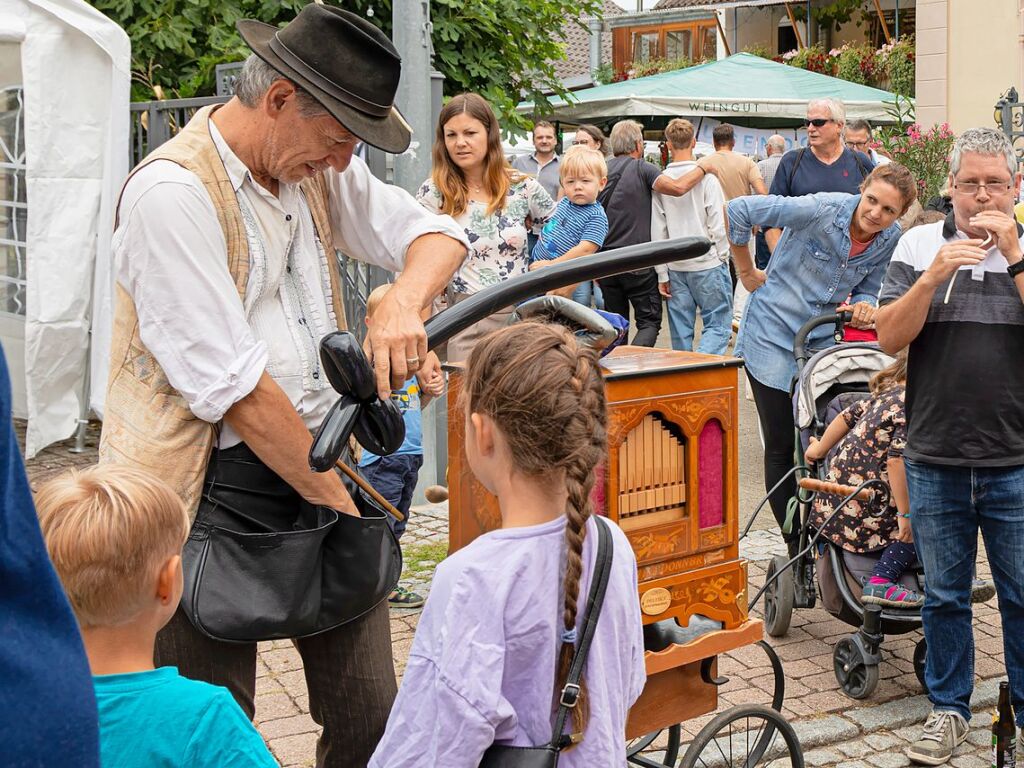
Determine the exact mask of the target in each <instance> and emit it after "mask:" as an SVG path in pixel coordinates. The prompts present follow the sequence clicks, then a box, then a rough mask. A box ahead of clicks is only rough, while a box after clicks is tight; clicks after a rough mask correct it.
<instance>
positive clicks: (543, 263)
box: [530, 259, 551, 272]
mask: <svg viewBox="0 0 1024 768" xmlns="http://www.w3.org/2000/svg"><path fill="white" fill-rule="evenodd" d="M550 265H551V262H550V261H548V260H547V259H540V260H538V261H534V262H531V263H530V271H531V272H533V271H534V270H537V269H543V268H544V267H547V266H550Z"/></svg>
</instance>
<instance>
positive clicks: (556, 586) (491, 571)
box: [370, 518, 646, 768]
mask: <svg viewBox="0 0 1024 768" xmlns="http://www.w3.org/2000/svg"><path fill="white" fill-rule="evenodd" d="M596 524H597V523H596V521H594V520H590V521H589V522H588V523H587V536H586V539H585V541H584V546H583V563H584V571H583V578H582V579H581V583H580V598H579V605H580V612H579V615H578V617H577V618H578V623H579V622H582V618H583V607H584V606H585V605H586V595H587V592H588V590H589V589H590V576H591V574H592V573H593V569H594V559H595V556H596V543H597V531H596V530H595V529H594V526H595V525H596ZM611 529H612V531H611V532H612V540H613V543H614V550H613V551H614V558H613V562H612V573H611V577H610V579H609V582H608V591H607V593H606V595H605V602H604V606H603V608H602V611H601V616H600V620H599V621H598V624H597V629H596V632H595V636H594V641H593V644H592V645H591V648H590V655H589V656H588V659H587V666H586V668H585V679H586V683H587V688H588V691H589V696H590V721H589V724H588V726H587V729H586V732H585V736H584V739H583V742H582V743H581V744H580V745H579V746H577V747H576V748H575V749H573V750H571V751H569V752H566V753H563V755H562V758H561V760H560V761H559V765H560V766H566V768H572V766H622V765H625V762H626V755H625V726H626V716H627V714H628V712H629V708H630V707H631V706H632V704H633V703H634V702H635V701H636V699H637V698H638V697H639V696H640V692H641V691H642V690H643V686H644V682H645V679H646V676H645V672H644V651H643V630H642V626H641V619H640V607H639V604H638V601H637V575H636V559H635V558H634V556H633V551H632V549H631V548H630V545H629V541H628V540H627V539H626V536H625V535H624V534H623V533H622V531H620V530H619V529H618V528H617V527H616V526H615V525H612V526H611ZM564 538H565V519H564V518H559V519H557V520H554V521H552V522H550V523H544V524H542V525H535V526H529V527H525V528H510V529H503V530H498V531H492V532H491V533H487V534H485V535H483V536H481V537H480V538H479V539H477V540H475V541H474V542H473V543H472V544H470V545H469V546H467V547H466V548H464V549H462V550H460V551H459V552H456V553H455V554H454V555H452V556H451V557H450V558H448V559H447V560H445V561H444V562H442V563H441V564H440V565H439V566H438V568H437V573H436V574H435V576H434V583H433V586H432V588H431V592H430V599H429V600H427V604H426V607H425V608H424V610H423V615H422V617H421V618H420V622H419V627H418V628H417V630H416V638H415V639H414V641H413V645H412V651H411V652H410V655H409V663H408V666H407V667H406V669H405V676H404V678H403V680H402V687H401V689H400V690H399V692H398V698H397V700H396V701H395V706H394V708H393V709H392V710H391V716H390V717H389V718H388V725H387V731H386V732H385V734H384V738H383V740H382V741H381V743H380V745H379V746H378V747H377V751H376V752H374V755H373V757H372V758H371V760H370V766H371V768H384V767H385V766H386V767H387V768H398V767H399V766H409V767H410V768H411V767H412V766H416V767H417V768H422V767H423V766H438V768H440V767H441V766H446V767H450V768H456V767H457V768H475V766H476V765H478V764H479V762H480V758H481V756H482V755H483V753H484V750H486V749H487V747H488V746H490V744H491V743H492V742H494V741H497V742H500V743H503V744H510V745H514V746H537V745H541V744H545V743H547V742H548V741H549V740H550V738H551V729H552V723H553V714H554V706H553V704H554V680H555V662H556V654H557V651H558V647H559V636H560V634H561V616H562V598H561V590H560V584H561V582H562V579H563V578H564V571H565V561H564V548H565V546H564Z"/></svg>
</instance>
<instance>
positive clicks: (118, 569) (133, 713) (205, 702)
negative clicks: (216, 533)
mask: <svg viewBox="0 0 1024 768" xmlns="http://www.w3.org/2000/svg"><path fill="white" fill-rule="evenodd" d="M36 508H37V511H38V513H39V522H40V526H41V527H42V530H43V537H44V539H45V541H46V548H47V551H48V552H49V554H50V559H51V560H52V561H53V565H54V568H55V569H56V571H57V575H58V576H59V577H60V580H61V583H62V584H63V586H64V591H65V592H66V593H67V596H68V600H69V601H70V602H71V607H72V609H73V610H74V612H75V617H76V618H77V619H78V623H79V626H80V627H81V630H82V639H83V641H84V642H85V651H86V655H87V656H88V657H89V666H90V668H91V669H92V673H93V686H94V688H95V691H96V704H97V708H98V710H99V724H100V764H101V765H102V766H103V767H104V768H178V766H181V767H182V768H185V767H186V766H187V768H204V767H205V766H210V768H213V767H214V766H217V767H218V768H222V767H223V766H232V768H276V767H277V761H276V760H274V758H273V757H272V756H271V754H270V752H269V750H268V749H267V746H266V745H265V744H264V743H263V739H262V738H261V737H260V735H259V733H257V731H256V729H255V728H254V727H253V725H252V723H251V722H249V720H248V718H246V716H245V715H244V714H243V713H242V710H241V708H240V707H239V706H238V704H237V703H236V702H235V700H234V698H232V696H231V694H230V693H229V692H228V691H227V689H226V688H221V687H220V686H217V685H210V684H208V683H201V682H197V681H195V680H188V679H186V678H184V677H182V676H181V675H179V674H178V670H177V669H176V668H175V667H160V668H159V669H155V668H154V667H153V650H154V644H155V642H156V633H157V632H158V631H160V629H161V628H162V627H163V626H164V625H165V624H166V623H167V622H168V621H170V619H171V617H172V616H173V615H174V612H175V611H176V610H177V609H178V601H179V600H180V599H181V592H182V572H181V549H182V547H183V546H184V544H185V539H186V538H187V537H188V531H189V519H188V513H187V512H186V511H185V507H184V505H183V504H182V502H181V499H179V498H178V496H177V495H175V493H174V492H173V491H172V490H171V489H170V487H169V486H168V485H167V484H166V483H164V482H163V481H162V480H159V479H157V478H156V477H153V476H152V475H149V474H147V473H145V472H143V471H141V470H138V469H133V468H130V467H121V466H116V465H102V466H98V467H91V468H90V469H86V470H81V471H72V472H68V473H65V474H63V475H61V476H59V477H57V478H56V479H54V480H51V481H49V482H48V483H46V485H45V486H44V487H43V488H42V489H41V490H40V492H39V495H38V497H37V498H36Z"/></svg>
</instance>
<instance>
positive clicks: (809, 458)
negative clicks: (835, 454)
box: [804, 437, 828, 464]
mask: <svg viewBox="0 0 1024 768" xmlns="http://www.w3.org/2000/svg"><path fill="white" fill-rule="evenodd" d="M827 453H828V451H826V450H823V449H822V447H821V443H820V442H818V438H816V437H812V438H810V439H809V445H808V446H807V450H806V451H804V461H805V462H807V463H808V464H813V463H814V462H816V461H820V460H821V459H823V458H825V454H827Z"/></svg>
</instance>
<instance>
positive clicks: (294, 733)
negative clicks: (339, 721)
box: [19, 425, 1005, 768]
mask: <svg viewBox="0 0 1024 768" xmlns="http://www.w3.org/2000/svg"><path fill="white" fill-rule="evenodd" d="M21 430H23V425H19V438H22V437H23V434H22V432H21ZM97 434H98V433H97V430H96V428H95V427H92V428H91V429H90V431H89V436H88V440H87V451H86V452H85V453H82V454H77V455H76V454H71V453H69V452H68V450H67V449H68V447H69V446H71V445H72V444H73V441H67V442H65V443H63V444H58V445H55V446H52V447H51V448H48V449H47V450H45V451H43V452H41V453H40V454H39V455H38V456H37V457H35V458H34V459H33V460H32V461H30V462H29V464H28V470H29V477H30V481H31V482H32V484H33V486H37V485H38V483H39V482H40V481H41V480H44V479H45V478H46V477H48V476H50V475H51V474H53V473H55V472H59V471H61V470H62V469H64V468H66V467H69V466H80V465H86V464H90V463H92V462H94V461H95V446H96V439H97ZM751 458H752V459H753V457H751ZM765 514H766V515H767V513H765ZM447 535H448V523H447V508H446V505H426V506H422V507H416V508H414V510H413V514H412V518H411V522H410V526H409V528H408V530H407V532H406V535H405V537H404V538H403V540H402V545H403V549H404V551H405V552H406V558H407V561H408V560H409V559H410V553H412V555H413V556H419V555H420V554H422V553H423V552H427V554H428V555H429V553H430V552H433V553H435V556H436V553H437V552H439V551H441V552H443V545H444V543H445V542H446V541H447ZM431 545H433V546H431ZM439 545H440V546H439ZM781 549H782V547H781V542H780V541H779V539H778V537H777V535H775V534H773V533H772V532H771V531H765V530H755V531H753V532H752V533H751V534H750V536H748V537H747V539H745V540H744V541H743V542H742V544H741V555H742V556H743V557H746V558H747V559H748V561H749V577H750V585H751V593H752V594H753V592H755V591H756V588H757V587H758V586H759V585H760V584H762V583H763V581H764V572H765V566H766V565H767V561H768V560H770V559H771V557H772V556H773V555H774V554H778V553H780V552H781ZM982 552H983V549H982ZM430 565H431V561H429V559H428V561H427V563H426V566H427V567H421V568H420V569H419V570H417V571H416V572H415V573H414V574H412V575H411V576H410V577H409V578H408V579H406V580H404V581H403V583H404V584H406V585H407V586H409V587H410V588H412V589H414V590H416V591H420V592H422V593H426V592H428V591H429V586H430V578H429V577H430V574H431V573H432V568H430V567H429V566H430ZM978 567H979V574H980V575H982V576H987V575H988V564H987V562H986V561H984V560H983V559H982V560H979V564H978ZM754 614H755V615H757V610H755V611H754ZM418 617H419V612H418V611H417V610H409V609H393V610H392V611H391V635H392V654H393V657H394V660H395V668H396V670H397V672H398V674H399V676H401V674H402V672H403V671H404V668H405V661H406V658H407V657H408V653H409V647H410V645H411V643H412V637H413V633H414V632H415V630H416V622H417V620H418ZM853 631H854V630H853V628H851V627H849V626H847V625H845V624H843V623H842V622H840V621H839V620H838V619H835V618H833V617H831V616H830V615H829V614H827V613H826V612H825V611H824V610H823V609H821V608H820V607H818V608H814V609H810V610H799V611H796V612H795V613H794V615H793V621H792V625H791V628H790V631H789V633H788V634H787V635H786V637H782V638H769V642H770V644H771V645H772V646H773V647H774V648H775V649H776V651H777V653H778V655H779V657H780V658H781V659H782V662H783V665H784V669H785V677H786V701H785V705H784V709H783V712H784V714H785V715H786V717H787V718H789V719H790V721H791V722H793V723H794V725H795V726H796V729H797V732H798V734H799V735H800V739H801V742H802V744H803V745H804V748H805V751H806V753H807V764H808V765H810V766H816V767H821V768H870V767H873V768H890V767H895V766H903V765H906V764H907V761H906V759H905V758H904V756H903V748H904V747H905V746H906V743H907V742H908V741H911V740H913V739H915V738H916V737H917V734H918V732H919V725H920V724H921V723H922V722H923V721H924V718H925V716H926V714H927V712H928V710H929V705H928V702H927V700H926V698H925V697H924V696H923V695H921V689H920V686H919V684H918V682H917V678H916V676H915V675H914V668H913V661H912V659H913V651H914V646H915V644H916V643H917V641H918V639H919V638H920V632H911V633H909V634H906V635H902V636H898V637H889V638H887V639H886V641H885V642H884V644H883V650H882V654H883V661H882V665H881V669H880V681H879V684H878V688H877V689H876V690H875V692H874V694H873V695H872V696H871V697H870V698H869V699H868V700H867V701H862V702H857V701H853V700H851V699H849V698H847V697H846V696H845V695H844V694H843V693H842V692H841V691H840V690H839V688H838V685H837V683H836V680H835V676H834V673H833V669H832V649H833V646H834V645H835V643H836V641H837V640H839V639H841V638H842V637H844V636H846V635H849V634H850V633H852V632H853ZM974 635H975V648H976V656H977V658H976V662H975V673H976V676H977V678H978V687H977V690H976V693H975V701H974V705H975V707H982V708H986V712H984V713H982V714H980V715H976V717H975V719H974V720H973V721H972V724H973V726H974V727H973V729H972V733H971V736H970V739H969V740H968V742H967V743H966V744H965V745H963V746H962V747H961V748H960V750H959V751H958V753H957V757H956V758H955V759H954V761H953V762H952V763H951V765H953V766H955V768H969V767H972V766H978V767H979V768H980V766H983V765H987V763H986V762H985V760H986V759H987V755H988V750H987V746H986V745H988V744H989V743H990V742H989V736H988V725H989V717H988V715H987V711H989V710H991V708H992V707H993V706H994V704H995V693H996V682H997V679H999V678H1002V677H1005V672H1004V667H1003V648H1002V633H1001V630H1000V624H999V616H998V612H997V611H996V606H995V601H994V600H993V601H992V602H991V603H988V604H983V605H979V606H976V607H975V622H974ZM257 664H258V667H257V675H258V679H257V688H256V691H257V697H256V724H257V726H258V727H259V730H260V732H261V733H262V734H263V736H264V738H265V739H266V740H267V742H268V743H269V744H270V748H271V750H272V751H273V752H274V754H275V756H276V757H277V758H278V760H280V761H281V765H282V766H285V767H286V768H291V767H292V766H311V765H313V764H314V755H315V743H316V738H317V734H318V732H319V728H318V726H317V725H316V724H315V723H314V722H313V720H312V719H311V718H310V716H309V700H308V696H307V694H306V686H305V681H304V679H303V675H302V665H301V660H300V658H299V655H298V653H297V652H296V651H295V649H294V647H293V646H292V644H291V643H290V642H288V641H277V642H273V643H262V644H261V645H260V648H259V658H258V662H257ZM719 674H721V675H724V676H726V677H728V678H729V682H728V683H727V684H725V685H724V686H723V687H722V688H721V689H720V696H719V711H721V710H724V709H726V708H728V707H730V706H733V705H737V704H745V703H765V704H766V703H768V701H769V700H770V698H771V694H770V691H771V689H772V682H773V678H772V675H771V668H770V666H769V662H768V659H767V657H766V656H765V654H764V652H763V651H762V650H761V649H760V648H757V647H755V646H751V647H747V648H742V649H740V650H737V651H734V652H732V653H729V654H727V655H725V656H723V657H722V658H721V659H720V664H719ZM711 717H712V716H711V715H707V716H704V717H701V718H697V719H695V720H692V721H688V722H686V723H684V724H683V732H684V733H683V736H684V742H686V741H689V740H690V739H691V738H692V737H693V736H694V735H695V734H696V733H697V731H698V730H699V729H700V728H701V727H703V725H705V724H706V723H707V722H708V721H710V719H711ZM658 746H659V743H658V742H656V743H655V745H654V748H657V747H658ZM661 746H662V748H663V745H661Z"/></svg>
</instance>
